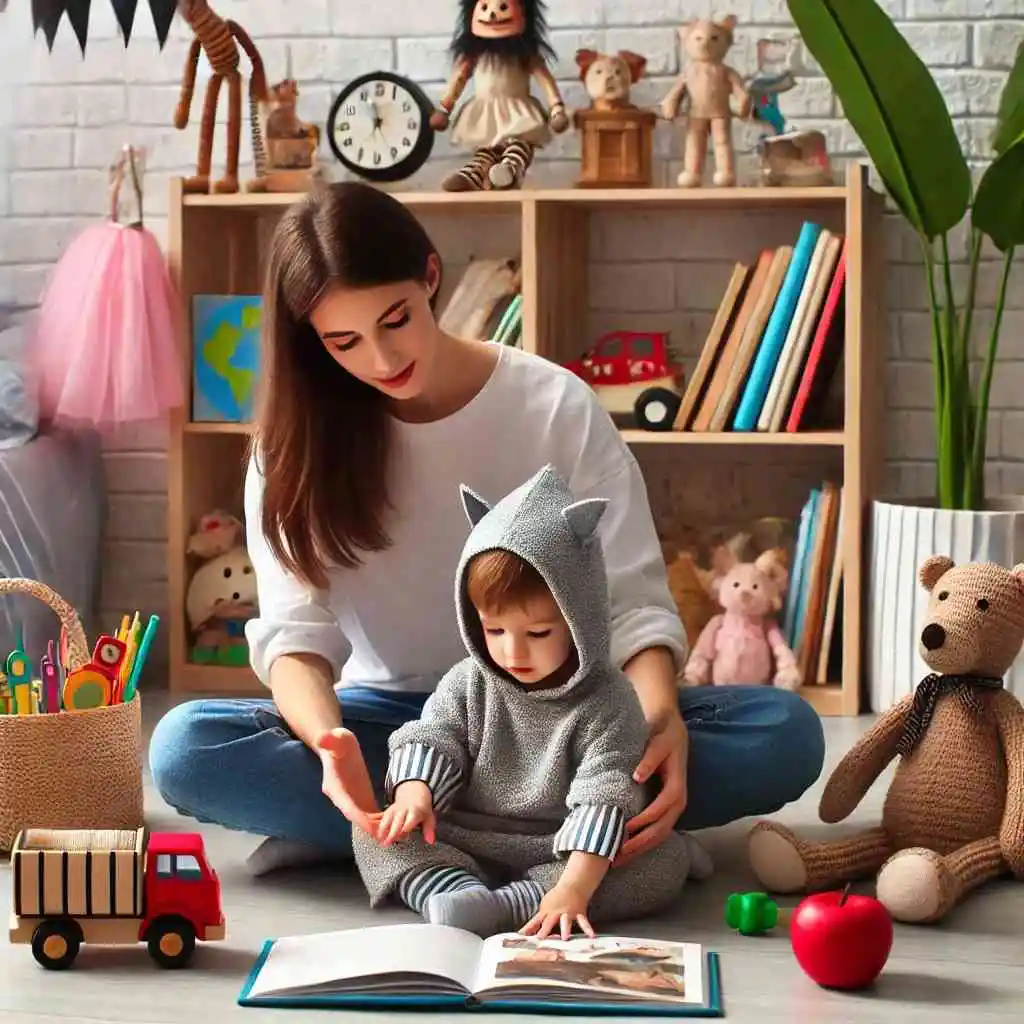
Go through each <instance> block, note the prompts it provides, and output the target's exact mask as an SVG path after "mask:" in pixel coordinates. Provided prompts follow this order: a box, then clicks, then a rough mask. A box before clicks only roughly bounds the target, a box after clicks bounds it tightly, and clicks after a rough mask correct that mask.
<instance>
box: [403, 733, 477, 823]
mask: <svg viewBox="0 0 1024 1024" xmlns="http://www.w3.org/2000/svg"><path fill="white" fill-rule="evenodd" d="M461 777H462V773H461V772H460V771H459V769H458V767H457V766H456V765H455V764H454V763H453V762H452V761H451V760H450V759H449V758H447V757H445V755H444V754H442V753H441V752H440V751H438V750H435V749H434V748H433V747H431V746H430V745H429V744H427V743H406V744H405V745H404V746H401V747H399V748H398V749H397V750H396V751H395V752H394V753H393V754H392V755H391V760H390V763H389V764H388V774H387V780H386V782H385V785H386V789H387V794H388V796H389V797H391V796H393V795H394V792H395V789H396V788H397V787H398V786H399V785H401V783H403V782H425V783H426V784H427V785H428V786H429V787H430V792H431V795H432V796H433V798H434V809H435V810H443V809H444V807H445V806H446V805H447V804H448V803H449V802H450V801H451V799H452V797H453V796H454V794H455V791H456V790H457V789H458V787H459V783H460V782H461Z"/></svg>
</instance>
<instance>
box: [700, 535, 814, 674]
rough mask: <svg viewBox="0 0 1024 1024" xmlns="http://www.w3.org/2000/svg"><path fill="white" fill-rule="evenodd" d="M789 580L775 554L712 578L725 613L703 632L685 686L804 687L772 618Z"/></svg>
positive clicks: (790, 652) (764, 556)
mask: <svg viewBox="0 0 1024 1024" xmlns="http://www.w3.org/2000/svg"><path fill="white" fill-rule="evenodd" d="M788 575H789V574H788V573H787V572H786V567H785V566H784V565H783V564H782V563H781V562H780V561H779V560H778V558H777V557H776V553H775V552H774V551H766V552H764V553H763V554H762V555H759V556H758V558H757V560H756V561H754V562H737V563H736V564H735V565H733V566H732V567H731V568H729V569H727V570H726V571H725V573H724V574H721V575H716V576H715V577H714V579H713V580H712V590H713V593H714V596H715V597H716V599H717V600H718V603H719V604H720V605H721V606H722V608H723V609H724V610H723V612H722V613H721V614H719V615H716V616H715V617H714V618H713V619H711V621H710V622H709V623H708V624H707V625H706V626H705V627H704V629H703V630H702V631H701V634H700V638H699V639H698V640H697V643H696V645H695V646H694V648H693V653H692V654H691V655H690V660H689V662H688V663H687V665H686V669H685V670H684V672H683V679H684V681H685V682H686V683H688V684H689V685H691V686H703V685H705V684H707V683H714V684H716V685H723V684H739V685H748V686H749V685H765V684H771V683H774V684H775V685H776V686H780V687H782V688H783V689H786V690H795V689H796V688H797V687H798V686H800V683H801V681H802V680H801V676H800V670H799V668H798V667H797V663H796V658H795V657H794V656H793V652H792V651H791V650H790V649H789V646H788V645H787V644H786V641H785V638H784V637H783V635H782V630H781V629H779V627H778V624H777V623H776V621H775V618H774V614H775V613H776V612H778V611H779V610H780V609H781V608H782V599H783V595H784V594H785V591H786V583H787V580H788Z"/></svg>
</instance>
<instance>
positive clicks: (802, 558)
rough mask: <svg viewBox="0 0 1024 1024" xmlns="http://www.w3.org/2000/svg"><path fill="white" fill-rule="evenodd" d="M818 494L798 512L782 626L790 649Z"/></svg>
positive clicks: (815, 492) (811, 494) (809, 499)
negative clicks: (797, 524)
mask: <svg viewBox="0 0 1024 1024" xmlns="http://www.w3.org/2000/svg"><path fill="white" fill-rule="evenodd" d="M819 493H820V492H819V491H818V489H817V488H815V489H814V490H813V491H811V493H810V495H809V496H808V498H807V501H805V502H804V507H803V509H802V510H801V511H800V525H799V527H798V528H797V535H796V544H795V545H794V549H793V572H792V574H791V575H790V580H789V591H788V593H787V594H786V615H785V621H784V622H783V626H782V633H783V635H784V636H785V638H786V643H787V644H788V645H789V646H790V647H792V646H793V638H794V636H795V633H796V619H797V609H798V608H799V606H800V590H801V584H802V583H803V579H804V565H805V563H806V562H807V560H808V558H809V557H810V551H811V548H812V547H813V544H814V538H813V536H812V529H813V524H814V519H815V512H816V510H817V505H818V495H819Z"/></svg>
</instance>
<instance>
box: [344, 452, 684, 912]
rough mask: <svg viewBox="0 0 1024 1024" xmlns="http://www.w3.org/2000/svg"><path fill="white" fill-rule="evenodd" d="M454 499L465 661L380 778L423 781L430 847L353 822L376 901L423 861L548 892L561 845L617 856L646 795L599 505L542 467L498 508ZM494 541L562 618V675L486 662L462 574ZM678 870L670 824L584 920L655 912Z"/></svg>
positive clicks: (562, 856)
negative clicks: (566, 645)
mask: <svg viewBox="0 0 1024 1024" xmlns="http://www.w3.org/2000/svg"><path fill="white" fill-rule="evenodd" d="M462 498H463V505H464V507H465V510H466V514H467V516H468V517H469V520H470V523H471V524H472V530H471V532H470V535H469V538H468V540H467V542H466V546H465V548H464V550H463V553H462V557H461V559H460V562H459V565H458V570H457V574H456V588H455V599H456V606H457V614H458V621H459V627H460V630H461V632H462V636H463V640H464V641H465V644H466V648H467V650H468V651H469V654H470V656H469V657H468V658H466V659H465V660H464V661H461V662H459V664H457V665H455V666H454V668H452V669H451V670H450V671H449V672H448V673H447V674H446V675H445V676H444V678H443V679H442V680H441V681H440V683H439V684H438V686H437V689H436V690H435V691H434V692H433V693H432V694H431V695H430V697H429V698H428V699H427V701H426V703H425V704H424V707H423V711H422V715H421V717H420V718H419V719H418V720H416V721H412V722H408V723H406V724H405V725H403V726H401V727H400V728H398V729H397V730H396V731H395V732H394V733H393V734H392V736H391V738H390V744H389V746H390V752H391V760H390V767H389V770H388V775H387V779H386V783H385V788H386V793H387V796H388V798H389V800H390V799H393V795H394V791H395V788H396V787H397V786H399V785H400V784H401V783H402V782H405V781H409V780H419V781H422V782H425V783H426V784H427V785H428V786H429V787H430V790H431V792H432V794H433V802H434V808H435V812H436V817H437V842H436V843H435V844H434V845H430V844H428V843H427V842H426V841H425V840H424V839H423V835H422V832H421V831H419V830H417V831H416V832H414V833H412V834H411V835H409V836H407V837H405V838H404V839H403V840H401V841H400V842H397V843H395V844H393V845H392V846H390V847H381V846H380V845H379V844H378V843H377V842H376V841H375V840H374V839H373V838H371V837H370V836H368V835H366V834H365V833H364V832H362V831H361V830H360V829H355V830H354V835H353V841H354V848H355V857H356V863H357V865H358V867H359V870H360V873H361V875H362V878H363V881H364V883H365V885H366V888H367V891H368V893H369V895H370V902H371V904H372V905H377V904H379V903H380V902H381V901H382V900H384V899H385V898H386V897H387V896H388V895H389V894H391V893H392V892H394V891H395V890H396V889H397V886H398V883H399V881H400V880H401V879H402V877H403V876H405V875H406V874H407V873H408V872H410V871H414V870H415V871H421V870H423V869H425V868H429V867H435V866H436V867H459V868H462V869H464V870H466V871H468V872H469V873H471V874H472V875H474V876H475V877H477V878H478V879H480V881H482V882H484V883H485V884H487V885H488V886H497V885H502V884H505V883H507V882H509V881H512V880H515V879H523V878H529V879H532V880H533V881H535V882H537V883H538V884H539V885H540V886H541V888H542V889H544V890H545V891H547V890H549V889H550V888H551V887H552V886H553V885H554V884H555V883H556V882H557V881H558V878H559V877H560V875H561V873H562V871H563V870H564V868H565V865H566V862H567V860H568V857H569V855H570V853H572V851H574V850H582V851H585V852H589V853H594V854H598V855H601V856H605V857H609V858H613V857H614V856H615V855H616V854H617V853H618V851H619V848H620V846H621V845H622V842H623V839H624V834H625V824H626V822H627V821H628V820H629V818H631V817H632V816H633V815H635V814H637V813H639V812H640V811H641V810H642V809H643V807H644V806H646V804H647V803H648V802H649V799H650V797H651V796H652V794H651V793H650V792H649V791H648V792H645V790H644V787H642V786H640V785H639V784H637V783H636V782H635V781H634V780H633V777H632V773H633V771H634V770H635V768H636V766H637V764H638V763H639V761H640V759H641V757H642V755H643V752H644V748H645V745H646V741H647V738H648V727H647V723H646V721H645V719H644V715H643V711H642V708H641V706H640V702H639V700H638V698H637V696H636V694H635V691H634V690H633V686H632V684H631V683H630V682H629V680H628V679H627V678H626V676H625V675H624V674H623V673H622V672H621V671H619V670H618V669H617V668H615V667H614V665H613V664H612V662H611V661H610V658H609V619H610V616H609V602H608V585H607V580H606V577H605V568H604V556H603V553H602V550H601V543H600V539H599V537H598V534H597V532H596V530H597V525H598V522H599V520H600V518H601V515H602V514H603V512H604V509H605V507H606V502H605V500H604V499H596V498H592V499H587V500H584V501H577V500H576V499H575V496H574V495H573V494H572V492H571V491H570V489H569V487H568V484H567V483H566V482H565V480H564V479H563V478H562V477H561V476H560V475H559V474H558V473H557V472H556V471H555V470H554V469H553V468H552V467H551V466H547V467H545V468H544V469H543V470H541V471H540V472H539V473H538V474H537V475H536V476H534V477H533V478H532V479H531V480H529V481H527V482H526V483H524V484H523V485H522V486H520V487H518V488H517V489H516V490H514V491H513V492H512V493H511V494H509V495H508V496H507V497H506V498H504V499H503V500H502V501H500V502H499V503H498V504H497V505H495V506H494V508H490V507H489V506H488V505H487V503H486V502H485V501H484V500H483V499H482V498H480V497H479V496H478V495H476V494H474V493H473V492H472V491H470V490H469V489H468V488H466V487H463V488H462ZM498 548H500V549H504V550H506V551H510V552H513V553H514V554H516V555H518V556H519V557H520V558H523V559H524V560H526V561H527V562H529V563H530V564H531V565H532V566H534V568H536V569H537V571H538V572H539V573H540V575H541V576H542V577H543V578H544V580H545V582H546V583H547V584H548V587H549V589H550V591H551V594H552V596H553V597H554V599H555V601H556V602H557V604H558V606H559V608H560V609H561V612H562V615H563V616H564V618H565V620H566V622H567V624H568V626H569V630H570V633H571V635H572V640H573V643H574V646H575V652H576V657H577V659H578V667H577V669H576V671H575V672H574V673H573V674H572V675H571V676H570V677H569V678H568V680H567V681H566V682H564V683H562V684H560V685H557V686H553V687H551V688H544V687H543V686H540V687H538V686H528V685H523V684H520V683H519V682H517V681H516V680H514V679H513V678H512V677H511V676H508V675H506V674H505V673H504V672H502V671H500V670H499V669H497V668H496V667H495V666H494V663H493V662H492V661H491V660H490V659H489V658H488V656H487V653H486V645H485V642H484V636H483V631H482V629H481V627H480V622H479V617H478V614H477V612H476V609H474V608H473V606H472V604H471V603H470V601H469V598H468V596H467V591H466V578H467V570H468V566H469V563H470V561H471V560H472V559H473V558H474V556H476V555H478V554H481V553H483V552H486V551H491V550H494V549H498ZM695 866H696V865H695ZM689 872H690V845H689V842H688V839H687V837H684V836H683V835H680V834H678V833H673V834H672V835H670V836H669V837H668V839H667V840H665V841H664V842H662V843H661V844H660V845H659V846H658V847H656V848H655V849H654V850H652V851H650V852H648V853H646V854H644V855H642V856H640V857H638V858H636V859H635V860H633V861H632V862H630V863H628V864H626V865H623V866H622V867H618V868H612V869H611V870H610V871H609V872H608V874H607V875H606V876H605V879H604V881H603V882H602V884H601V886H600V888H599V889H598V891H597V893H596V894H595V896H594V899H593V900H592V902H591V905H590V910H589V913H590V916H591V920H593V921H595V922H597V921H600V920H610V919H622V918H628V917H638V916H642V915H644V914H649V913H654V912H656V911H658V910H660V909H661V908H662V907H664V906H666V905H667V904H669V903H670V902H672V901H673V900H674V899H676V898H677V897H678V895H679V894H680V892H681V890H682V888H683V885H684V883H685V881H686V878H687V875H688V874H689Z"/></svg>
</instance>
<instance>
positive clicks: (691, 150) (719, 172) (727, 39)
mask: <svg viewBox="0 0 1024 1024" xmlns="http://www.w3.org/2000/svg"><path fill="white" fill-rule="evenodd" d="M735 27H736V18H735V17H734V16H733V15H731V14H730V15H729V16H728V17H726V18H723V19H722V20H721V21H710V20H702V21H691V22H690V23H689V24H687V25H684V26H682V28H680V29H679V39H680V42H681V43H682V46H683V50H684V51H685V53H686V55H687V57H688V58H689V60H688V61H687V64H686V67H685V68H684V69H683V71H682V73H681V74H680V75H679V78H678V79H677V80H676V83H675V85H674V86H673V87H672V89H671V91H670V92H669V94H668V95H667V96H666V97H665V98H664V100H662V103H661V112H662V116H663V117H664V118H665V119H666V120H667V121H674V120H675V119H676V117H677V116H678V115H679V110H680V107H681V105H682V102H683V99H684V98H685V99H687V100H688V101H689V108H688V110H687V114H686V152H685V155H684V157H683V170H682V173H681V174H680V175H679V178H678V179H677V180H678V182H679V184H680V185H681V186H683V188H694V187H696V186H698V185H700V183H701V177H702V174H703V170H704V160H705V157H706V156H707V150H708V136H709V135H710V136H711V138H712V139H713V140H714V144H715V175H714V183H715V184H716V185H718V186H726V185H735V184H736V167H735V157H734V154H733V146H732V119H733V117H734V116H737V117H741V118H745V117H748V116H749V114H750V106H751V97H750V93H749V92H748V91H747V88H746V86H745V85H744V84H743V79H742V78H741V77H740V75H739V73H738V72H737V71H735V70H734V69H733V68H731V67H729V66H728V65H726V63H725V55H726V54H727V53H728V52H729V49H730V47H731V46H732V43H733V29H735ZM730 98H735V99H736V101H737V103H738V104H739V108H740V109H739V111H738V112H737V113H736V114H734V113H733V110H732V107H731V105H730V103H729V100H730Z"/></svg>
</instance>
